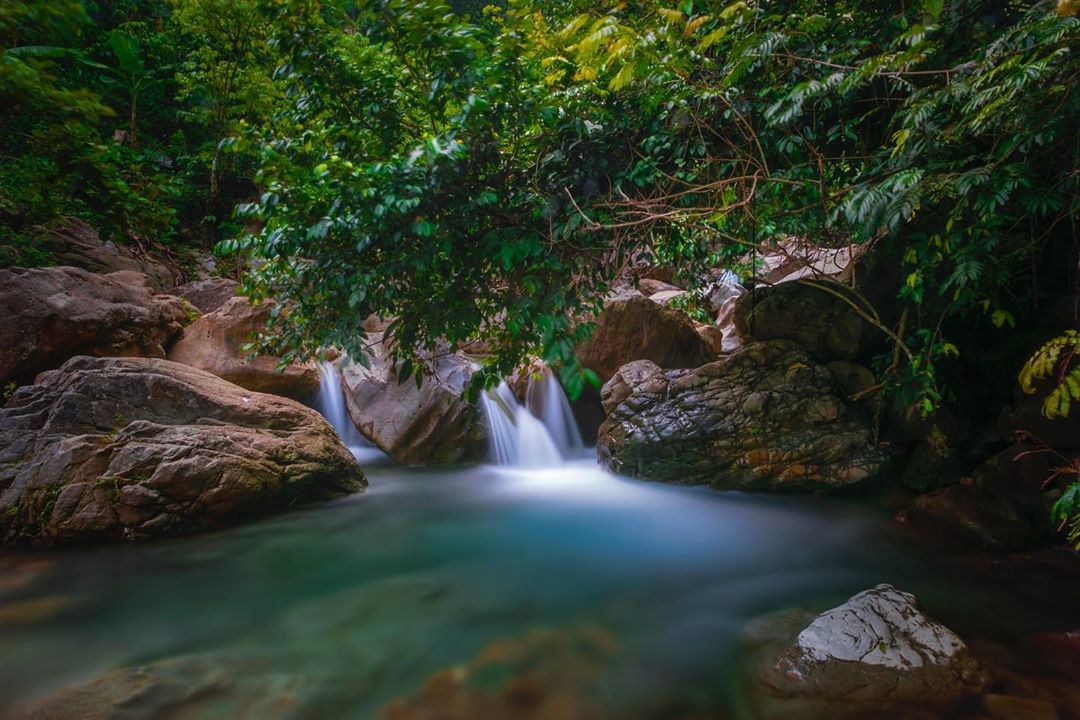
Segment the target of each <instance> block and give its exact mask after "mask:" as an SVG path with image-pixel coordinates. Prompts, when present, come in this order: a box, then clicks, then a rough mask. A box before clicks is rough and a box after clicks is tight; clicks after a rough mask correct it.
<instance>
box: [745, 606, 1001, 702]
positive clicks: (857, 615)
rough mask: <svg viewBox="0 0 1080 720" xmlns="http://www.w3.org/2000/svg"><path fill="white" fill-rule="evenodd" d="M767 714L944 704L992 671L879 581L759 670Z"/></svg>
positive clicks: (979, 685) (982, 683) (978, 687)
mask: <svg viewBox="0 0 1080 720" xmlns="http://www.w3.org/2000/svg"><path fill="white" fill-rule="evenodd" d="M755 680H756V681H757V682H758V683H760V684H761V686H762V689H763V694H764V695H765V696H766V697H767V698H768V700H767V701H766V702H765V703H764V705H765V707H766V708H767V710H766V711H765V712H764V713H762V714H763V715H764V716H766V717H784V716H786V715H787V713H788V712H789V711H793V710H794V709H795V708H798V710H799V717H821V718H837V717H863V716H864V715H865V714H867V713H883V714H884V715H885V716H888V715H889V713H890V712H895V711H896V710H898V709H903V710H904V711H906V712H912V713H917V712H918V710H919V709H920V708H923V709H925V708H927V707H938V708H944V707H949V706H952V705H955V704H956V703H959V702H961V701H963V700H964V699H966V698H968V697H969V696H971V695H975V694H978V693H980V692H982V691H983V690H984V689H985V688H986V687H987V686H988V684H989V676H988V674H987V673H986V671H985V670H984V669H983V667H982V666H981V665H980V664H979V663H978V661H977V660H976V659H975V657H974V656H973V655H972V654H971V651H970V650H969V649H968V647H967V646H966V645H965V644H964V642H963V641H962V640H961V639H960V638H959V637H957V636H956V634H955V633H953V632H952V631H951V630H949V629H948V628H946V627H945V626H943V625H941V624H940V623H938V622H936V621H935V620H933V619H931V618H929V617H927V616H926V615H925V614H924V613H923V612H922V610H921V609H920V608H919V606H918V604H917V602H916V600H915V597H914V596H913V595H911V594H909V593H905V592H901V591H899V590H897V589H896V588H894V587H892V586H891V585H878V586H877V587H875V588H872V589H870V590H867V591H865V592H861V593H859V594H858V595H855V596H854V597H852V598H851V599H849V600H848V601H847V602H845V603H844V604H842V605H840V606H838V607H835V608H833V609H831V610H828V611H826V612H824V613H822V614H821V615H818V616H817V617H816V618H815V619H814V620H813V621H812V622H811V623H810V624H809V625H808V626H806V627H805V628H804V629H803V630H802V631H801V632H800V633H799V634H798V636H797V637H796V638H795V639H794V640H793V641H792V642H791V643H789V644H788V645H787V646H786V647H785V648H784V649H783V650H782V651H781V652H779V653H778V654H777V655H775V656H771V657H769V658H768V659H767V660H766V661H765V662H763V663H762V665H761V666H759V667H758V669H757V672H756V677H755Z"/></svg>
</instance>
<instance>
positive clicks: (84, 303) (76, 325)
mask: <svg viewBox="0 0 1080 720" xmlns="http://www.w3.org/2000/svg"><path fill="white" fill-rule="evenodd" d="M0 318H3V320H2V321H0V385H3V384H5V383H7V382H8V381H9V380H15V381H16V382H29V381H31V380H32V379H33V377H34V375H36V374H37V373H39V372H42V371H43V370H51V369H53V368H56V367H59V366H60V365H61V364H62V363H63V362H64V361H65V360H67V359H68V358H70V357H72V356H74V355H96V356H105V355H110V356H145V357H165V345H166V343H168V342H169V340H170V339H172V338H173V337H175V336H176V335H177V334H178V333H179V332H180V330H181V329H182V323H183V322H184V321H185V320H187V318H188V314H187V311H186V310H185V309H184V306H183V305H182V304H181V302H180V301H179V300H178V299H177V298H175V297H172V296H169V295H155V294H154V292H153V291H152V290H150V289H149V288H148V287H147V279H146V276H145V275H141V274H139V273H136V272H131V271H124V272H117V273H113V274H111V275H97V274H95V273H92V272H90V271H88V270H82V269H79V268H73V267H53V268H11V269H8V270H0Z"/></svg>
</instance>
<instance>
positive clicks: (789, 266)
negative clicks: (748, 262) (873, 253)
mask: <svg viewBox="0 0 1080 720" xmlns="http://www.w3.org/2000/svg"><path fill="white" fill-rule="evenodd" d="M864 252H865V246H862V245H845V246H843V247H838V248H828V247H817V246H816V245H814V244H813V243H811V242H809V241H808V240H807V239H806V238H801V237H797V236H791V237H788V238H785V239H783V240H781V241H780V242H778V243H776V246H775V247H774V248H771V249H769V250H766V251H764V252H762V253H761V254H760V255H758V258H757V259H758V273H757V276H758V279H760V280H763V281H764V282H766V283H770V284H771V283H779V282H785V281H790V280H798V279H799V278H804V277H816V278H831V279H833V280H837V281H843V280H846V279H848V278H849V277H850V272H851V265H852V263H853V261H855V260H857V259H859V258H860V257H861V256H862V255H863V253H864Z"/></svg>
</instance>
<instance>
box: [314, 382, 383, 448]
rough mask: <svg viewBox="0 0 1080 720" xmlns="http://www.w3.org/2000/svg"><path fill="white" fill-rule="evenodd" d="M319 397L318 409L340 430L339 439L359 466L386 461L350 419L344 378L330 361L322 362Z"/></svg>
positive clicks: (316, 401)
mask: <svg viewBox="0 0 1080 720" xmlns="http://www.w3.org/2000/svg"><path fill="white" fill-rule="evenodd" d="M319 375H320V378H319V395H318V397H317V398H316V400H315V409H316V410H318V411H319V412H320V413H322V416H323V417H324V418H326V421H327V422H329V423H330V425H331V426H333V428H334V430H336V431H337V434H338V437H340V438H341V442H342V443H344V444H345V447H347V448H349V452H351V453H352V454H353V457H355V458H356V459H357V461H358V462H360V463H371V462H378V461H380V460H383V459H384V457H385V456H384V455H383V453H382V451H381V450H379V449H378V448H377V447H375V446H374V445H372V444H371V441H370V440H368V439H367V438H366V437H364V436H363V435H361V434H360V431H359V430H357V429H356V425H354V424H353V421H352V418H350V417H349V411H348V409H347V408H346V406H345V392H344V389H343V388H342V387H341V375H340V373H338V370H337V368H336V367H335V366H334V364H333V363H331V362H322V363H319Z"/></svg>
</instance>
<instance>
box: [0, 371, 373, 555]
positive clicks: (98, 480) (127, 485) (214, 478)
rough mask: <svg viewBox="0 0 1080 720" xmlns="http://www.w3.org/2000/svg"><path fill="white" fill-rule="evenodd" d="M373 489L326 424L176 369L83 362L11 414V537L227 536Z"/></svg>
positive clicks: (1, 456) (2, 533)
mask: <svg viewBox="0 0 1080 720" xmlns="http://www.w3.org/2000/svg"><path fill="white" fill-rule="evenodd" d="M365 484H366V481H365V479H364V476H363V473H362V472H361V471H360V469H359V468H358V467H357V466H356V462H355V461H354V460H353V457H352V455H351V454H350V453H349V451H348V450H346V449H345V447H344V446H343V445H342V444H341V442H340V441H339V440H338V439H337V436H336V435H335V434H334V431H333V429H332V428H331V427H330V426H329V425H327V424H326V422H325V421H324V420H323V419H322V417H321V416H320V415H319V414H318V413H316V412H315V411H313V410H309V409H308V408H305V407H304V406H302V405H300V404H299V403H296V402H293V401H291V400H285V399H283V398H276V397H273V396H271V395H262V394H258V393H251V392H248V391H246V390H244V389H243V388H240V387H237V386H236V385H232V384H230V383H227V382H225V381H223V380H221V379H220V378H217V377H214V376H213V375H210V374H209V373H205V372H202V371H200V370H196V369H194V368H190V367H187V366H184V365H179V364H177V363H172V362H169V361H166V360H151V359H143V358H139V359H134V358H132V359H123V358H90V357H76V358H73V359H71V360H69V361H68V362H67V363H65V364H64V366H63V367H62V368H60V369H59V370H57V371H54V372H50V373H47V374H46V375H45V376H43V377H42V378H41V382H40V383H39V384H37V385H33V386H29V387H24V388H21V389H20V390H19V391H18V392H16V394H15V396H14V397H13V398H12V399H11V401H10V402H9V403H8V405H7V406H6V407H5V408H4V409H3V410H2V411H0V538H3V540H4V541H6V542H46V543H66V542H87V541H108V540H127V539H134V538H147V537H160V536H166V535H174V534H177V533H184V532H190V531H194V530H202V529H206V528H214V527H222V526H226V525H231V524H235V523H237V522H239V521H241V520H244V519H247V518H251V517H255V516H259V515H266V514H269V513H273V512H279V511H282V510H286V509H288V508H290V507H293V506H295V505H298V504H302V503H307V502H313V501H317V500H325V499H328V498H333V497H337V496H340V495H344V494H347V493H351V492H355V491H357V490H359V489H361V488H362V487H363V486H364V485H365Z"/></svg>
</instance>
